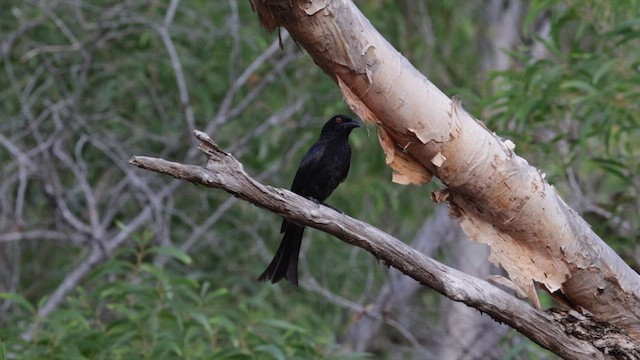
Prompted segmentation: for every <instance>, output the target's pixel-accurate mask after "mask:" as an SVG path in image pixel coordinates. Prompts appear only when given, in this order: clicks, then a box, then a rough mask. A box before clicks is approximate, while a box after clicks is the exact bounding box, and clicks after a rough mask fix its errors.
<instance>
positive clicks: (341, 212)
mask: <svg viewBox="0 0 640 360" xmlns="http://www.w3.org/2000/svg"><path fill="white" fill-rule="evenodd" d="M321 204H322V205H324V206H326V207H328V208H330V209H332V210H334V211H337V212H339V213H340V214H343V215H344V211H342V210H340V209H336V208H334V207H333V206H331V205H328V204H325V203H321Z"/></svg>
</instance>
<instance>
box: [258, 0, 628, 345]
mask: <svg viewBox="0 0 640 360" xmlns="http://www.w3.org/2000/svg"><path fill="white" fill-rule="evenodd" d="M252 4H253V6H254V9H255V10H256V12H257V13H258V16H259V18H260V21H261V23H262V25H263V26H264V27H265V28H266V29H267V30H275V29H277V28H278V27H283V28H285V29H286V30H287V31H288V32H289V33H290V34H291V36H292V38H293V39H294V40H295V41H296V42H297V43H298V44H299V45H300V46H301V47H303V48H304V49H305V50H306V51H307V52H308V53H309V55H310V56H311V57H312V58H313V60H314V61H315V62H316V64H317V65H318V66H320V67H321V68H322V69H323V70H324V72H325V73H327V74H328V75H329V76H330V77H332V78H333V79H335V81H336V82H337V83H338V85H339V87H340V89H341V90H342V92H343V94H344V96H345V99H346V101H347V102H348V103H349V104H350V106H351V107H352V109H353V111H354V112H355V113H357V114H358V115H359V116H360V117H361V118H362V119H364V120H365V121H368V122H370V123H373V124H375V125H376V126H377V129H378V135H379V139H380V143H381V145H382V147H383V149H384V151H385V153H386V155H387V163H388V164H389V165H390V166H391V167H392V168H393V169H394V171H395V172H394V178H393V181H395V182H398V183H414V184H420V183H424V182H427V181H429V179H430V178H431V175H435V176H437V177H438V178H439V179H440V180H441V181H442V183H443V184H444V185H445V186H446V189H445V190H443V191H440V192H438V193H436V194H434V200H436V201H438V202H441V201H448V202H449V204H450V206H451V209H452V212H453V213H454V214H455V215H456V216H457V217H458V218H459V219H460V222H461V224H462V226H463V228H464V230H465V232H466V233H467V235H468V236H469V237H470V238H471V239H473V240H475V241H478V242H481V243H486V244H488V245H489V246H490V247H491V255H490V260H491V261H492V262H494V263H495V264H497V265H500V266H502V267H504V269H505V270H506V271H507V272H508V274H509V279H508V280H506V279H505V281H503V283H508V284H511V285H512V286H513V287H514V288H515V289H516V290H518V292H519V293H521V294H523V295H526V296H527V297H529V299H530V300H531V301H532V303H533V304H534V306H536V307H538V308H539V307H540V305H539V301H538V299H537V295H536V292H535V285H536V283H537V284H540V286H541V287H543V288H544V289H546V290H547V291H549V292H551V293H553V294H554V295H555V297H556V298H558V299H560V300H561V301H563V302H565V303H567V304H568V305H569V306H571V307H572V308H574V309H586V310H588V311H589V312H591V313H593V314H594V315H595V316H596V317H597V318H598V319H600V320H602V321H606V322H608V323H611V324H612V325H615V326H617V327H619V328H621V329H624V330H625V331H627V332H628V333H629V334H630V335H631V336H633V337H634V338H640V277H639V276H638V274H637V273H636V272H635V271H633V270H632V269H631V268H630V267H629V266H628V265H627V264H626V263H625V262H624V261H623V260H622V259H621V258H620V257H619V256H618V255H616V254H615V252H614V251H613V250H611V248H610V247H609V246H607V245H606V244H605V243H604V241H603V240H602V239H600V238H599V237H598V236H597V235H596V234H595V233H594V232H593V231H592V230H591V229H590V227H589V225H588V224H587V223H586V222H585V221H583V220H582V219H581V218H580V217H579V216H578V215H577V214H576V213H575V212H574V211H573V210H571V209H570V208H569V207H568V206H567V205H566V203H565V202H564V201H563V200H562V199H561V198H560V197H559V196H558V194H557V193H556V192H555V190H554V189H553V187H552V186H551V185H549V184H548V183H547V182H546V181H545V180H544V177H545V176H544V174H543V173H541V172H540V171H538V170H537V169H535V168H533V167H531V166H529V165H528V163H527V162H526V160H524V159H522V158H521V157H519V156H517V155H516V154H515V153H514V151H513V149H514V147H515V146H514V144H513V143H511V142H510V141H509V140H506V141H505V140H503V139H501V138H500V137H498V136H497V135H495V134H494V133H492V132H491V131H489V130H488V129H487V128H486V127H485V126H484V125H483V124H482V123H481V122H479V121H477V120H476V119H475V118H473V117H472V116H471V115H469V114H468V113H467V112H466V111H464V109H463V108H462V106H461V104H460V102H459V101H458V100H457V99H455V98H454V99H449V98H448V97H447V96H446V95H444V94H443V93H442V92H441V91H440V90H439V89H438V88H437V87H436V86H435V85H434V84H432V83H431V82H429V80H428V79H427V78H426V77H425V76H424V75H422V74H420V73H419V72H418V71H417V70H416V69H415V68H414V67H413V66H412V65H411V64H410V63H409V62H408V61H407V60H406V59H405V58H404V57H403V56H402V55H401V54H400V53H398V51H396V50H395V49H394V48H393V47H392V46H391V45H390V44H389V43H388V42H387V41H386V40H385V39H384V38H383V37H382V36H381V35H380V34H379V33H378V32H377V31H376V30H375V29H374V28H373V26H372V25H371V24H370V23H369V21H368V20H367V19H366V18H365V17H364V15H362V13H360V11H359V10H358V9H357V8H356V7H355V5H354V4H353V3H352V2H351V1H349V0H336V1H331V2H327V1H295V0H292V1H289V0H286V1H277V0H272V1H262V0H253V1H252Z"/></svg>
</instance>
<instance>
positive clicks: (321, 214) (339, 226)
mask: <svg viewBox="0 0 640 360" xmlns="http://www.w3.org/2000/svg"><path fill="white" fill-rule="evenodd" d="M194 133H195V135H196V137H197V138H198V139H199V140H200V143H199V145H198V147H199V148H200V149H201V150H202V151H204V152H205V153H206V154H207V155H208V157H209V158H208V161H207V165H206V168H201V167H199V166H193V165H183V164H179V163H175V162H170V161H166V160H163V159H156V158H150V157H142V156H134V157H133V158H132V159H131V160H130V163H131V164H132V165H135V166H138V167H140V168H143V169H147V170H152V171H157V172H160V173H164V174H168V175H171V176H173V177H175V178H178V179H183V180H187V181H190V182H192V183H196V184H201V185H204V186H207V187H212V188H221V189H223V190H225V191H227V192H229V193H231V194H233V195H234V196H236V197H238V198H240V199H242V200H246V201H248V202H250V203H252V204H254V205H256V206H258V207H261V208H264V209H268V210H270V211H272V212H274V213H276V214H278V215H280V216H283V217H285V218H287V219H288V220H290V221H292V222H294V223H297V224H300V225H304V226H311V227H313V228H316V229H319V230H322V231H325V232H327V233H329V234H332V235H334V236H336V237H338V238H340V239H342V240H343V241H345V242H346V243H349V244H351V245H354V246H358V247H360V248H362V249H365V250H366V251H368V252H370V253H371V254H373V255H374V256H375V257H376V258H378V259H380V260H382V261H383V262H384V263H385V264H387V265H389V266H393V267H395V268H396V269H398V270H400V271H402V272H403V273H404V274H406V275H408V276H410V277H412V278H413V279H415V280H416V281H418V282H420V283H421V284H423V285H427V286H429V287H431V288H432V289H434V290H436V291H437V292H439V293H441V294H443V295H445V296H446V297H448V298H450V299H452V300H454V301H459V302H463V303H465V304H467V305H469V306H472V307H474V308H476V309H478V310H480V311H481V312H484V313H487V314H489V315H490V316H491V317H492V318H494V319H495V320H497V321H499V322H503V323H505V324H507V325H509V326H511V327H512V328H514V329H516V330H518V331H520V332H521V333H522V334H524V335H525V336H527V337H529V338H530V339H531V340H533V341H535V342H536V343H538V344H540V345H541V346H543V347H545V348H547V349H549V350H551V351H553V352H554V353H556V354H558V355H560V356H562V357H564V358H568V359H606V358H608V356H607V355H606V353H605V352H603V351H601V349H600V348H598V347H597V346H595V345H594V343H593V341H597V340H599V339H600V338H599V337H596V338H590V337H588V336H589V335H588V334H590V332H589V331H584V332H583V334H587V338H588V339H589V340H583V339H579V338H577V337H574V336H571V335H568V334H567V329H566V327H565V326H564V325H563V324H562V319H564V317H562V316H560V317H559V318H557V316H556V315H557V314H552V315H551V314H548V313H546V312H543V311H541V310H537V309H534V308H533V307H531V306H529V305H528V304H527V303H525V302H523V301H521V300H518V299H516V298H515V297H513V296H511V295H509V294H507V293H506V292H504V291H502V290H500V289H498V288H497V287H495V286H493V285H491V284H489V283H488V282H486V281H484V280H480V279H477V278H475V277H473V276H470V275H467V274H465V273H463V272H460V271H458V270H456V269H453V268H450V267H447V266H445V265H443V264H440V263H438V262H437V261H435V260H433V259H431V258H429V257H427V256H425V255H424V254H422V253H420V252H418V251H416V250H415V249H413V248H411V247H410V246H408V245H407V244H405V243H403V242H401V241H400V240H398V239H396V238H394V237H392V236H390V235H388V234H386V233H384V232H382V231H380V230H379V229H377V228H375V227H373V226H371V225H369V224H366V223H363V222H361V221H358V220H356V219H353V218H351V217H349V216H347V215H345V214H341V213H339V212H337V211H335V210H333V209H331V208H328V207H326V206H322V205H318V204H316V203H314V202H312V201H310V200H307V199H305V198H302V197H300V196H298V195H296V194H294V193H292V192H290V191H288V190H284V189H278V188H273V187H270V186H265V185H262V184H260V183H259V182H257V181H256V180H254V179H253V178H251V177H250V176H249V175H248V174H247V173H245V172H244V170H243V169H242V164H240V162H238V161H237V160H236V159H235V158H234V157H233V156H231V155H230V154H227V153H225V152H224V151H222V150H221V149H220V148H219V147H218V146H217V145H216V144H215V143H214V142H213V140H211V139H210V138H209V137H208V136H207V135H206V134H204V133H202V132H199V131H195V132H194ZM609 329H610V330H611V331H610V332H609V335H610V339H615V338H616V337H617V338H618V340H617V342H615V341H608V342H607V343H606V344H605V345H606V346H607V347H608V348H609V347H611V345H612V344H616V343H620V344H634V340H633V339H631V338H630V337H629V336H626V335H625V334H624V333H623V331H622V332H620V331H618V330H616V329H615V327H613V326H611V327H610V328H609ZM597 334H600V333H597ZM587 338H585V339H587ZM635 345H636V349H637V348H640V346H638V344H637V343H635ZM614 350H615V351H616V354H623V355H624V356H629V354H631V356H633V354H634V353H633V352H634V351H635V352H636V353H637V351H638V350H634V349H631V350H628V349H624V348H622V347H620V346H616V347H615V348H614ZM621 358H622V357H621Z"/></svg>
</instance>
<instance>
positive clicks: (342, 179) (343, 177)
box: [340, 143, 351, 182]
mask: <svg viewBox="0 0 640 360" xmlns="http://www.w3.org/2000/svg"><path fill="white" fill-rule="evenodd" d="M346 157H347V163H346V166H345V167H344V169H343V171H342V174H341V178H340V182H343V181H344V180H345V179H346V178H347V175H349V167H350V166H351V146H350V145H349V143H347V151H346Z"/></svg>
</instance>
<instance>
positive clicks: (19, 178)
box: [0, 0, 640, 359]
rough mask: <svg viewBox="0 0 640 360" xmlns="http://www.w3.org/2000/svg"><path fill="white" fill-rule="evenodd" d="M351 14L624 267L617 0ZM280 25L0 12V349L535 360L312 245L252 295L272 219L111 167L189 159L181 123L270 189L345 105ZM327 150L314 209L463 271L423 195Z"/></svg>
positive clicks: (625, 169) (633, 261)
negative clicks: (324, 191)
mask: <svg viewBox="0 0 640 360" xmlns="http://www.w3.org/2000/svg"><path fill="white" fill-rule="evenodd" d="M357 5H358V6H359V7H360V9H361V10H362V11H363V12H364V13H365V15H366V16H367V17H368V18H369V19H370V20H371V22H372V23H373V24H374V26H375V27H376V28H377V29H378V30H379V31H380V32H381V33H382V34H383V35H384V36H385V37H386V38H387V39H388V40H389V41H390V42H391V43H392V44H393V45H394V46H396V48H397V49H398V50H399V51H401V52H402V53H403V54H404V55H405V56H406V57H407V58H409V60H410V61H411V62H412V63H413V64H414V65H415V66H416V67H417V68H418V69H419V70H420V71H422V72H423V73H424V74H425V75H426V76H427V77H428V78H429V79H430V80H431V81H432V82H434V83H435V84H436V85H437V86H438V87H440V88H441V89H442V90H443V91H445V92H446V93H447V94H448V95H455V94H459V95H460V96H461V98H462V99H463V100H464V105H465V108H466V109H467V110H468V111H469V112H471V113H472V114H474V115H475V116H476V117H478V118H481V119H483V120H484V121H485V122H486V123H487V125H488V126H489V128H491V129H492V130H493V131H495V132H496V133H497V134H499V135H500V136H502V137H505V138H510V139H512V140H513V141H514V142H515V143H516V145H517V149H516V151H517V152H518V153H519V155H521V156H523V157H524V158H526V159H527V160H528V161H529V163H531V164H532V165H534V166H536V167H538V168H539V169H541V171H543V172H545V173H546V174H547V179H549V181H550V182H551V183H552V184H554V185H555V186H556V187H557V189H558V191H559V192H560V193H561V194H562V196H563V197H564V199H565V200H566V201H567V202H568V203H569V204H570V205H571V206H573V207H574V209H576V210H577V211H578V212H580V213H581V214H582V215H583V216H584V217H585V219H587V221H589V223H590V224H591V225H592V226H593V228H594V230H596V231H597V232H598V233H599V234H600V235H601V236H602V237H603V239H605V241H607V242H608V243H609V244H610V245H611V246H612V247H613V248H614V249H615V250H616V251H617V252H618V253H619V254H620V255H621V256H623V258H624V259H625V260H626V261H627V262H628V263H629V264H630V265H631V266H633V267H634V268H635V269H638V264H639V262H640V246H638V241H637V234H638V233H639V230H640V229H639V226H640V223H638V221H636V219H637V214H638V213H639V212H640V209H639V205H640V204H639V202H638V191H639V190H640V178H639V175H638V174H639V173H640V171H639V170H640V156H639V155H640V154H639V152H640V150H639V147H638V146H637V144H638V142H639V141H640V127H639V126H638V125H639V123H640V115H638V110H639V109H638V108H639V107H640V102H638V101H637V99H638V95H640V85H639V84H640V72H639V70H640V6H639V4H638V1H634V0H625V1H616V2H613V1H604V0H602V1H595V0H588V1H575V0H561V1H549V0H533V1H518V0H514V1H502V0H495V1H494V0H487V1H484V2H469V1H462V0H445V1H430V2H425V1H422V0H405V1H398V0H374V1H358V2H357ZM281 35H282V43H283V48H282V49H281V48H280V46H279V40H278V34H276V33H266V32H265V31H264V30H262V29H261V28H260V26H259V23H258V21H257V16H256V15H255V14H254V13H253V12H252V11H251V7H250V5H249V3H248V2H247V1H237V0H227V1H202V0H193V1H188V2H187V1H184V2H179V1H175V0H174V1H153V0H131V1H124V2H120V1H77V0H52V1H46V0H44V1H35V0H28V1H16V0H8V1H2V2H0V55H1V57H0V162H1V163H2V168H0V179H1V181H0V207H1V215H0V299H2V300H1V301H0V358H15V359H75V358H88V359H137V358H145V359H162V358H190V359H201V358H202V359H205V358H206V359H210V358H211V359H254V358H256V359H313V358H323V359H324V358H336V359H356V358H388V359H397V358H427V359H428V358H433V359H436V358H437V359H444V358H464V359H481V358H504V359H512V358H553V356H552V355H550V354H549V353H547V352H545V351H543V350H541V349H540V348H538V347H536V346H534V345H532V344H531V343H530V342H529V341H528V340H527V339H525V338H523V337H521V336H520V335H519V334H517V333H515V332H514V331H511V330H509V329H507V328H504V327H502V326H501V325H498V324H495V323H493V322H492V321H491V320H487V319H484V320H483V321H482V322H479V323H476V326H474V328H475V332H474V334H476V335H473V336H474V337H472V338H471V339H470V340H469V341H467V342H464V341H461V340H460V339H461V338H460V337H458V336H457V335H455V334H456V333H455V331H456V330H455V328H456V326H459V325H457V324H460V322H459V321H457V320H455V319H456V318H455V316H453V315H452V314H454V310H451V309H453V308H452V304H450V302H449V301H448V300H446V299H443V298H442V297H440V296H437V295H436V294H434V293H433V292H432V291H430V290H429V289H425V288H419V287H416V286H415V284H411V283H410V280H409V281H408V280H406V279H404V278H403V277H401V276H399V275H398V274H397V273H395V272H394V271H392V270H388V269H387V268H386V267H385V266H384V265H383V264H380V263H378V262H377V261H376V260H375V259H374V258H373V257H372V256H370V255H369V254H367V253H366V252H364V251H362V250H359V249H355V248H351V247H349V246H347V245H345V244H344V243H342V242H341V241H338V240H336V239H334V238H332V237H330V236H328V235H325V234H322V233H320V232H318V231H307V234H306V237H305V239H306V241H305V242H304V243H303V251H302V255H301V269H300V272H301V277H302V281H301V287H300V288H293V287H291V286H289V285H288V284H278V285H275V286H272V285H270V284H263V283H259V282H257V281H256V277H257V275H258V274H260V272H261V271H262V270H263V269H264V268H265V267H266V265H267V264H268V262H269V260H270V259H271V257H272V255H273V253H274V251H275V249H276V247H277V244H278V243H279V241H280V234H279V228H280V226H279V225H280V219H279V218H277V217H276V216H275V215H273V214H271V213H268V212H266V211H262V210H258V209H256V208H254V207H252V206H251V205H248V204H246V203H242V202H240V201H237V200H236V199H234V198H231V197H230V196H229V195H228V194H226V193H223V192H221V191H214V190H210V189H204V188H200V187H197V186H194V185H191V184H187V183H181V182H178V181H176V180H173V179H170V178H167V177H164V176H160V175H157V174H151V173H148V172H145V171H141V170H138V169H135V168H132V167H131V166H129V165H128V159H129V158H130V157H131V156H132V155H151V156H158V157H163V158H166V159H169V160H174V161H180V162H186V163H193V164H202V163H203V162H204V158H203V156H202V155H201V154H199V152H198V151H197V150H196V149H195V147H194V139H193V137H192V135H191V131H192V130H193V129H194V128H197V129H201V130H204V131H206V132H207V133H208V134H209V135H211V136H212V138H214V139H215V140H216V141H217V142H218V143H219V144H220V145H221V146H222V147H223V148H224V149H227V150H228V151H230V152H232V153H233V154H234V155H235V156H236V157H237V158H239V159H240V160H241V161H242V162H243V163H244V165H245V169H246V170H247V171H248V172H249V173H250V174H252V175H254V176H256V177H257V178H258V179H259V180H260V181H262V182H264V183H267V184H270V185H274V186H279V187H285V188H288V187H289V186H290V182H291V179H292V178H293V174H294V172H295V169H296V166H297V164H298V162H299V160H300V158H301V156H302V154H303V153H304V151H305V150H306V147H308V146H309V145H310V144H311V143H312V142H313V141H314V140H315V139H316V137H317V135H318V131H319V128H320V127H321V126H322V124H323V123H324V121H326V119H327V118H329V117H330V116H331V115H333V114H335V113H347V114H349V110H348V108H347V107H346V106H345V104H344V103H343V102H342V98H341V95H340V93H339V91H338V89H337V87H336V86H335V84H334V83H333V82H332V81H331V80H330V79H329V78H328V77H327V76H325V75H324V74H323V73H321V71H319V69H318V68H317V67H316V66H315V65H314V64H313V62H312V60H311V59H310V58H309V57H308V56H306V55H305V54H304V52H303V51H302V50H301V49H300V48H298V47H297V46H296V45H295V43H293V41H291V39H289V37H288V36H287V34H286V32H284V31H283V32H282V34H281ZM351 143H352V146H353V147H354V149H355V152H354V157H353V163H352V168H351V171H350V176H349V178H348V180H347V181H346V182H345V183H344V184H343V185H342V186H341V187H340V188H339V189H338V190H337V191H336V193H335V194H334V195H333V196H332V198H331V199H330V201H329V202H330V203H331V204H332V205H334V206H336V207H338V208H340V209H342V210H343V211H344V212H345V213H348V214H350V215H352V216H354V217H356V218H359V219H361V220H363V221H366V222H369V223H371V224H373V225H375V226H377V227H379V228H381V229H383V230H384V231H386V232H388V233H390V234H393V235H394V236H396V237H398V238H400V239H403V240H405V241H407V242H414V244H418V242H419V241H421V239H423V240H424V239H426V241H427V242H426V243H425V242H421V243H420V244H422V245H416V246H418V247H420V248H421V250H423V251H425V252H426V253H428V254H429V255H430V256H433V257H436V258H437V259H439V260H441V261H443V262H445V263H448V264H452V265H454V266H455V264H459V263H460V262H461V261H462V262H470V261H471V260H470V257H478V259H477V261H478V263H479V264H482V265H481V266H483V267H486V266H487V265H486V249H483V250H482V251H480V250H478V251H476V250H472V251H471V252H469V251H468V250H466V251H465V250H464V249H465V248H466V246H468V245H464V244H467V243H469V242H468V240H464V239H462V240H460V238H461V237H462V236H461V235H460V234H459V230H458V229H456V228H455V221H450V220H448V219H447V217H446V209H444V211H442V210H441V209H440V210H436V206H435V205H434V204H433V203H432V202H431V201H430V196H429V194H430V191H432V190H433V189H435V188H437V185H433V184H431V185H429V186H424V187H420V188H418V187H413V186H406V187H403V186H398V185H395V184H392V183H391V182H390V170H389V169H387V168H386V167H385V165H384V157H383V153H382V151H381V150H380V149H379V146H378V144H377V139H376V136H375V129H374V128H371V127H369V128H368V129H361V130H358V131H356V132H354V133H353V135H352V137H351ZM439 211H440V213H442V214H444V216H443V215H442V214H440V216H439V217H438V214H439ZM434 214H435V215H434ZM443 224H444V225H443ZM436 228H437V229H441V230H442V229H444V230H442V231H443V233H436V232H434V231H435V230H433V229H436ZM442 234H444V235H442ZM447 234H448V235H447ZM451 234H457V235H455V236H451ZM311 239H312V240H311ZM425 244H426V245H425ZM460 244H463V245H460ZM461 249H462V250H461ZM474 249H475V248H474ZM461 267H464V266H461ZM483 271H485V270H483ZM483 271H481V272H479V273H478V275H479V276H481V275H482V274H483V273H484V272H483ZM492 271H494V272H495V271H498V270H497V269H493V270H492ZM409 288H410V289H412V290H410V291H409V290H406V289H409ZM400 295H402V296H400ZM394 296H395V297H396V298H395V299H394V298H393V297H394ZM400 298H401V299H400ZM472 313H473V312H472ZM472 315H473V316H478V317H480V315H479V314H476V313H473V314H472ZM468 318H469V316H464V319H465V321H466V320H468ZM467 325H468V324H467ZM466 332H467V333H468V332H469V330H466ZM480 334H482V336H486V334H492V336H490V337H482V338H481V337H480V336H481V335H480ZM465 341H466V340H465Z"/></svg>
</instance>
